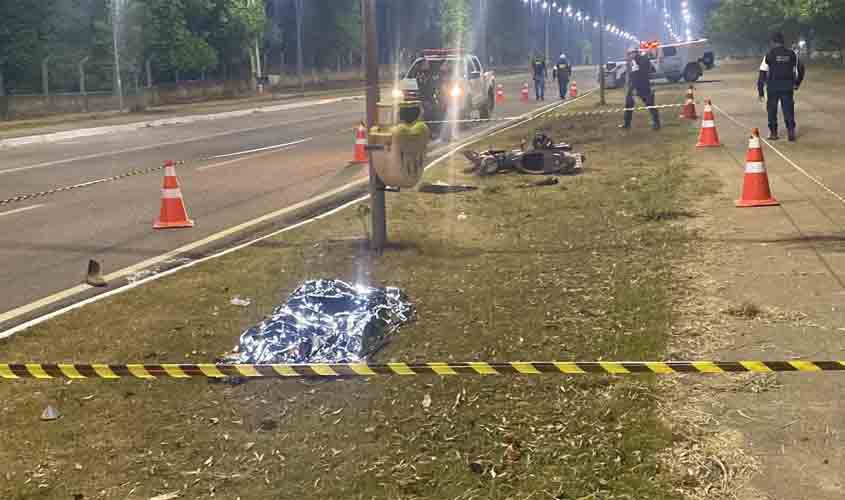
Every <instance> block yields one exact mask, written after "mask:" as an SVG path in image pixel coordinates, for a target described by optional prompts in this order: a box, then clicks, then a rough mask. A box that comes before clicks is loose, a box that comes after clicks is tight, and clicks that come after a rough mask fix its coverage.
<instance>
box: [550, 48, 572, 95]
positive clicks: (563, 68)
mask: <svg viewBox="0 0 845 500" xmlns="http://www.w3.org/2000/svg"><path fill="white" fill-rule="evenodd" d="M571 76H572V66H571V65H570V64H569V61H568V60H567V59H566V54H561V55H560V59H558V61H557V64H555V67H554V68H553V69H552V78H554V79H556V80H557V84H558V87H560V98H561V99H562V100H564V101H565V100H566V91H567V89H568V88H569V78H570V77H571Z"/></svg>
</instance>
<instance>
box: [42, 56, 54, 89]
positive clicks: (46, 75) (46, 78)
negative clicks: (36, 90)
mask: <svg viewBox="0 0 845 500" xmlns="http://www.w3.org/2000/svg"><path fill="white" fill-rule="evenodd" d="M52 58H53V56H47V57H45V58H44V59H42V60H41V92H42V93H43V94H44V96H45V97H49V95H50V59H52Z"/></svg>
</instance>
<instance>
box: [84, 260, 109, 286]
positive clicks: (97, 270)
mask: <svg viewBox="0 0 845 500" xmlns="http://www.w3.org/2000/svg"><path fill="white" fill-rule="evenodd" d="M85 283H88V284H89V285H91V286H95V287H103V286H108V283H106V280H105V279H104V278H103V269H102V266H100V263H99V262H97V261H96V260H94V259H91V260H89V261H88V272H87V273H86V275H85Z"/></svg>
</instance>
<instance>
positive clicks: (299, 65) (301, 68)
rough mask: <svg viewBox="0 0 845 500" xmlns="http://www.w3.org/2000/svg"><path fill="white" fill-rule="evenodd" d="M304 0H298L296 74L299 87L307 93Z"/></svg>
mask: <svg viewBox="0 0 845 500" xmlns="http://www.w3.org/2000/svg"><path fill="white" fill-rule="evenodd" d="M303 9H304V5H303V0H296V72H297V73H298V74H299V87H300V89H302V92H305V62H304V61H303V59H302V24H303V16H304V14H305V13H304V12H303Z"/></svg>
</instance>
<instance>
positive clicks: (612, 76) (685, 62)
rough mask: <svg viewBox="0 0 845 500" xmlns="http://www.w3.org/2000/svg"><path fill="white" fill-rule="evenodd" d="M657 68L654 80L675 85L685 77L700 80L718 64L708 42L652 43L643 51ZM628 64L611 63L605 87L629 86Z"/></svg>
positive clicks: (693, 80) (608, 66)
mask: <svg viewBox="0 0 845 500" xmlns="http://www.w3.org/2000/svg"><path fill="white" fill-rule="evenodd" d="M641 50H642V51H643V52H644V53H645V54H647V55H648V57H649V59H651V64H652V65H653V66H654V73H652V75H651V79H652V80H658V79H661V78H665V79H667V80H669V81H670V82H672V83H676V82H679V81H680V80H681V78H683V79H684V80H686V81H688V82H695V81H698V79H699V78H701V77H702V76H703V75H704V70H705V69H712V68H713V66H714V65H715V62H716V61H715V55H714V52H713V48H712V47H711V45H710V42H709V41H708V40H706V39H705V40H695V41H690V42H681V43H672V44H666V45H660V44H658V43H655V42H652V43H650V44H647V46H644V47H642V49H641ZM626 67H627V66H626V64H625V62H624V61H620V62H609V63H607V64H606V65H605V67H604V72H605V86H606V87H607V88H617V87H622V86H624V85H625V71H626Z"/></svg>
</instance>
